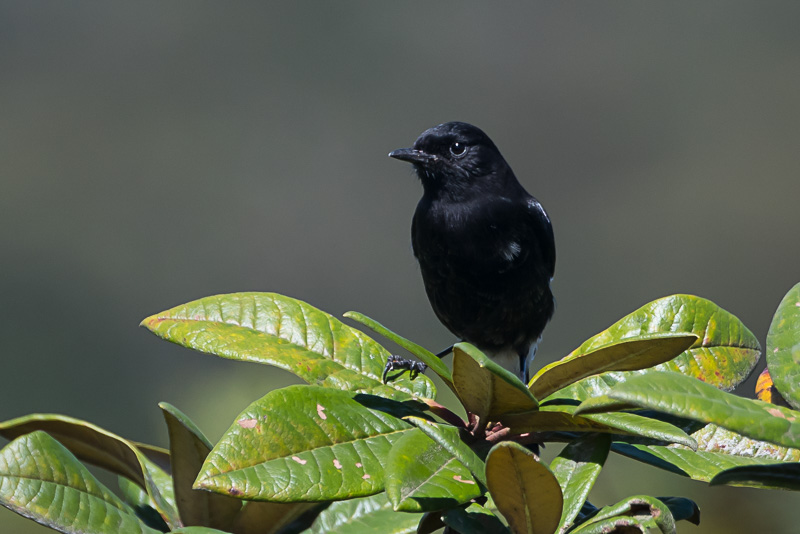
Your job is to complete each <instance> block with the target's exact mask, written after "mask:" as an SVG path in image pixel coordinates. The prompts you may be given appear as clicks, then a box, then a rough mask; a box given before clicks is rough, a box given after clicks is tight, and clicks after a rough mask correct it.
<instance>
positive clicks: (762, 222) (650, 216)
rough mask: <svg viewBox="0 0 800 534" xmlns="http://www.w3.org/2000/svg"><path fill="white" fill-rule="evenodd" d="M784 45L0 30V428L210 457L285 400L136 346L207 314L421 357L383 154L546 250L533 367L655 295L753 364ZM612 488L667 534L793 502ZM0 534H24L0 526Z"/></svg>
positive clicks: (548, 13) (326, 9)
mask: <svg viewBox="0 0 800 534" xmlns="http://www.w3.org/2000/svg"><path fill="white" fill-rule="evenodd" d="M799 22H800V4H798V3H797V2H767V3H763V2H745V3H742V2H703V3H695V2H670V3H668V4H667V3H662V4H656V3H632V2H628V3H622V2H618V3H576V2H558V3H538V2H537V3H521V2H519V3H502V4H492V5H478V4H476V3H455V2H437V3H427V2H426V3H423V2H414V3H411V2H409V3H396V4H392V5H388V4H384V3H378V2H369V3H368V2H363V3H353V2H337V3H322V2H315V3H310V2H292V3H286V4H285V5H278V4H274V3H258V4H257V3H230V2H225V3H222V2H219V3H212V2H169V3H164V2H158V3H148V2H129V3H122V2H54V1H51V2H3V3H0V106H2V107H0V250H1V251H2V252H0V254H1V256H0V257H1V258H2V260H0V261H1V263H0V269H1V271H0V272H1V273H2V276H0V339H2V343H3V353H2V359H3V360H2V361H3V376H4V380H3V389H2V400H0V418H1V419H7V418H11V417H16V416H19V415H23V414H26V413H29V412H59V413H65V414H68V415H72V416H75V417H80V418H83V419H87V420H90V421H93V422H95V423H97V424H99V425H101V426H103V427H105V428H107V429H109V430H111V431H114V432H117V433H120V434H123V435H124V436H126V437H129V438H131V439H135V440H140V441H148V442H153V443H156V444H160V445H166V432H165V430H164V428H163V422H162V419H161V414H160V411H159V410H158V408H157V406H156V403H157V402H158V401H169V402H170V403H173V404H175V405H177V406H179V407H180V408H181V409H183V410H184V411H185V412H186V413H187V414H189V415H190V416H191V417H193V418H194V419H195V420H196V421H197V422H198V424H199V425H200V426H201V428H203V429H204V430H205V431H206V432H207V434H208V435H209V436H210V437H211V438H212V440H216V439H218V438H219V436H220V435H221V434H222V432H224V430H225V429H226V428H227V426H228V424H229V422H230V421H231V420H232V419H233V418H234V417H235V416H236V414H237V413H238V412H239V411H241V410H242V409H243V408H244V407H245V406H246V405H247V404H248V403H249V402H250V401H252V400H254V399H256V398H258V397H260V396H261V395H263V394H264V393H265V392H266V391H268V390H270V389H272V388H274V387H278V386H280V385H285V384H287V383H290V382H292V381H293V380H294V379H293V378H292V377H291V376H290V375H288V374H287V373H284V372H282V371H279V370H276V369H272V368H268V367H263V366H257V365H252V364H237V363H234V362H230V361H223V360H220V359H217V358H214V357H212V356H206V355H200V354H196V353H192V352H190V351H188V350H186V349H182V348H180V347H177V346H175V345H170V344H168V343H165V342H163V341H160V340H158V339H157V338H155V337H154V336H152V335H150V334H149V333H148V332H146V331H145V330H144V329H141V328H138V327H137V325H138V323H139V321H141V319H143V318H144V317H146V316H147V315H150V314H153V313H156V312H158V311H161V310H164V309H166V308H169V307H172V306H174V305H177V304H180V303H183V302H186V301H189V300H193V299H195V298H199V297H203V296H207V295H211V294H216V293H223V292H233V291H243V290H258V291H277V292H280V293H283V294H286V295H290V296H293V297H297V298H300V299H303V300H306V301H309V302H311V303H313V304H314V305H316V306H317V307H319V308H322V309H324V310H326V311H329V312H331V313H333V314H335V315H341V314H342V313H343V312H345V311H347V310H351V309H352V310H358V311H361V312H363V313H366V314H367V315H370V316H372V317H374V318H376V319H378V320H380V321H381V322H383V323H384V324H386V325H388V326H390V327H391V328H393V329H394V330H395V331H397V332H399V333H401V334H404V335H406V336H408V337H410V338H412V339H414V340H416V341H418V342H419V343H421V344H423V345H425V346H427V347H429V348H431V349H433V350H438V349H441V348H443V347H445V346H446V345H447V344H449V343H450V342H452V339H451V337H450V335H449V333H448V332H447V331H446V330H445V329H444V327H442V326H441V325H440V324H439V323H438V322H437V320H436V319H435V317H434V315H433V313H432V312H431V310H430V308H429V305H428V302H427V300H426V297H425V294H424V291H423V288H422V283H421V280H420V276H419V272H418V269H417V266H416V264H415V261H414V259H413V257H412V254H411V249H410V235H409V232H410V230H409V228H410V220H411V215H412V213H413V210H414V207H415V205H416V202H417V200H418V198H419V196H420V195H421V186H420V184H419V183H418V180H417V179H416V178H415V177H414V176H413V175H412V173H411V171H410V168H409V166H408V165H406V164H402V163H399V162H397V161H393V160H391V159H389V158H387V157H386V154H387V153H388V152H389V151H390V150H392V149H395V148H398V147H404V146H409V145H410V144H411V143H412V142H413V141H414V139H415V138H416V137H417V135H418V134H419V133H420V132H422V131H423V130H425V129H426V128H428V127H430V126H433V125H435V124H438V123H440V122H444V121H449V120H462V121H467V122H472V123H474V124H476V125H478V126H480V127H481V128H483V129H484V130H485V131H486V132H487V133H488V134H489V135H490V136H491V137H492V138H493V139H494V141H495V142H496V143H497V145H498V146H499V147H500V149H501V150H502V152H503V154H504V155H505V157H506V159H507V160H508V161H509V162H510V164H511V165H512V167H513V168H514V170H515V171H516V174H517V176H518V177H519V178H520V180H521V181H522V182H523V184H524V185H525V187H526V188H527V189H528V190H529V191H530V192H531V193H533V194H534V195H535V196H536V197H538V198H539V199H540V200H541V201H542V203H543V204H544V205H545V207H546V208H547V210H548V212H549V213H550V216H551V218H552V220H553V223H554V228H555V233H556V241H557V248H558V263H557V267H556V279H555V282H554V290H555V293H556V297H557V300H558V308H557V311H556V315H555V318H554V319H553V321H552V323H551V325H550V326H549V328H548V329H547V330H546V332H545V339H544V342H543V344H542V346H541V347H540V352H539V354H540V356H539V364H543V363H546V362H548V361H551V360H553V359H556V358H559V357H561V356H563V355H565V354H566V353H568V352H569V351H570V350H571V349H572V348H574V347H575V346H577V345H578V344H579V343H580V342H581V341H583V340H584V339H585V338H587V337H589V336H590V335H592V334H594V333H596V332H597V331H599V330H602V329H603V328H605V327H606V326H608V325H609V324H611V323H612V322H614V321H615V320H616V319H617V318H619V317H621V316H622V315H624V314H626V313H628V312H630V311H632V310H634V309H635V308H637V307H639V306H641V305H642V304H644V303H646V302H648V301H650V300H653V299H655V298H658V297H661V296H664V295H667V294H671V293H694V294H698V295H701V296H703V297H707V298H710V299H712V300H714V301H715V302H717V303H718V304H719V305H721V306H723V307H724V308H726V309H728V310H729V311H731V312H733V313H734V314H736V315H737V316H739V317H740V318H741V319H742V320H743V321H744V322H745V324H747V325H748V326H749V327H750V329H751V330H753V332H754V333H755V334H756V335H757V336H758V337H759V339H761V341H762V343H763V341H764V336H765V333H766V331H767V328H768V326H769V323H770V320H771V318H772V314H773V312H774V309H775V307H776V306H777V304H778V302H779V301H780V299H781V298H782V296H783V295H784V294H785V293H786V291H788V290H789V288H790V287H791V286H792V285H794V284H795V283H796V282H798V281H800V269H798V265H799V264H800V246H798V239H797V228H798V225H799V224H800V210H798V195H800V180H798V171H799V170H800V149H798V147H799V146H800V126H799V124H800V120H799V119H800V101H799V100H798V95H800V31H798V27H800V26H799V25H798V23H799ZM761 367H763V363H762V364H761V365H760V366H759V369H760V368H761ZM742 394H746V395H748V396H749V395H751V394H752V383H750V384H748V385H747V386H746V387H745V388H744V390H743V391H742ZM556 450H557V449H556ZM553 452H555V451H553ZM609 467H610V469H608V470H606V471H604V473H603V474H602V475H601V477H600V481H599V483H598V486H597V488H596V490H595V491H594V492H593V494H592V496H591V499H592V501H593V502H595V504H599V505H604V504H610V503H612V502H616V501H617V500H619V499H621V498H623V497H626V496H628V495H632V494H637V493H649V494H654V495H670V494H678V495H686V496H689V497H693V498H695V499H696V500H697V501H698V502H699V504H700V505H701V509H702V513H703V524H702V526H701V527H700V528H697V527H693V526H691V525H688V524H687V525H686V526H682V527H681V531H685V532H704V533H705V532H711V533H715V532H720V533H723V532H724V533H730V532H751V531H760V532H778V533H781V532H791V531H792V527H790V525H791V524H792V523H791V522H790V520H789V517H790V512H791V511H792V510H791V509H789V508H790V506H791V504H790V503H792V504H793V503H795V502H796V500H790V499H795V498H796V497H795V496H793V495H791V494H788V493H777V492H769V493H768V492H759V491H755V490H746V489H737V488H711V489H709V488H707V487H706V485H705V484H701V483H699V482H692V481H690V480H688V479H684V478H680V477H677V476H675V475H669V474H666V473H664V472H662V471H658V470H656V469H655V468H651V467H647V466H641V465H640V464H638V463H635V462H633V461H630V460H627V459H619V458H615V459H612V460H610V462H609ZM787 509H789V510H787ZM0 532H3V533H7V532H8V533H12V532H13V533H40V532H47V530H46V529H44V528H43V527H39V526H37V525H35V524H34V523H32V522H30V521H27V520H24V519H22V518H19V517H18V516H16V515H15V514H13V513H11V512H9V511H7V510H5V509H0Z"/></svg>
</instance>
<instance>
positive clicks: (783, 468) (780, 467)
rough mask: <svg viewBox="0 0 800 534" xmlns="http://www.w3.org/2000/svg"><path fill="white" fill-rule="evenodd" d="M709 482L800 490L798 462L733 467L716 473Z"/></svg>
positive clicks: (799, 465) (713, 484) (714, 484)
mask: <svg viewBox="0 0 800 534" xmlns="http://www.w3.org/2000/svg"><path fill="white" fill-rule="evenodd" d="M710 484H711V485H712V486H717V485H722V484H729V485H732V486H748V487H755V488H764V489H783V490H792V491H800V463H791V464H789V463H781V464H773V465H748V466H742V467H734V468H732V469H727V470H725V471H721V472H720V473H718V474H717V475H716V476H714V478H712V479H711V481H710Z"/></svg>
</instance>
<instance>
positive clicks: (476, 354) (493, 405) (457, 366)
mask: <svg viewBox="0 0 800 534" xmlns="http://www.w3.org/2000/svg"><path fill="white" fill-rule="evenodd" d="M453 383H454V384H455V388H456V394H457V395H458V398H459V399H460V400H461V403H462V404H463V405H464V408H466V410H467V411H468V412H469V413H473V414H475V415H477V416H478V417H479V418H480V420H481V422H482V423H487V422H489V421H497V419H498V417H499V416H501V415H502V414H505V413H510V412H525V411H529V410H535V409H536V408H537V407H538V406H539V404H538V403H537V402H536V399H535V398H534V397H533V395H532V394H531V392H530V391H528V388H526V387H525V384H523V383H522V382H520V380H519V378H517V377H516V376H515V375H514V374H513V373H511V372H509V371H508V370H506V369H503V368H502V367H500V366H499V365H498V364H497V363H495V362H494V361H492V360H491V359H490V358H489V357H487V356H486V355H485V354H484V353H483V352H481V351H480V350H478V349H477V348H475V347H474V346H472V345H470V344H469V343H457V344H456V345H455V346H453Z"/></svg>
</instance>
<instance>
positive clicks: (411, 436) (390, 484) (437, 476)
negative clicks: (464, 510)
mask: <svg viewBox="0 0 800 534" xmlns="http://www.w3.org/2000/svg"><path fill="white" fill-rule="evenodd" d="M481 493H482V491H481V489H480V486H479V485H478V483H477V482H476V481H475V479H474V478H473V477H472V475H471V474H470V472H469V470H468V469H467V468H466V467H465V466H464V464H462V463H461V462H460V461H458V460H457V459H456V458H455V457H454V456H453V455H452V454H450V453H449V452H447V450H445V449H444V447H442V446H441V445H440V444H439V443H436V442H435V441H433V440H432V439H431V438H429V437H428V436H426V435H425V434H424V433H422V432H419V431H417V432H409V433H407V434H405V435H404V436H403V437H402V438H400V439H399V440H397V442H396V443H395V444H394V446H393V447H392V449H391V450H390V451H389V455H388V457H387V459H386V494H387V495H388V496H389V500H390V501H391V502H392V505H393V506H394V509H395V510H397V511H403V512H427V511H431V510H443V509H446V508H453V507H455V506H458V505H460V504H464V503H466V502H468V501H469V500H470V499H474V498H476V497H478V496H480V495H481Z"/></svg>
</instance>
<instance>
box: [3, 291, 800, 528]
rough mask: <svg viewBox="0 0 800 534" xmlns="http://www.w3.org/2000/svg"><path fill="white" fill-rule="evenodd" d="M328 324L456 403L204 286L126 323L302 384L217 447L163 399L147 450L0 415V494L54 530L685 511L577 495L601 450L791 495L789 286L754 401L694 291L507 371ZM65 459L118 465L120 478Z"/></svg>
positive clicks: (661, 519) (798, 371)
mask: <svg viewBox="0 0 800 534" xmlns="http://www.w3.org/2000/svg"><path fill="white" fill-rule="evenodd" d="M346 317H348V318H350V319H351V320H353V321H354V322H356V323H358V324H360V325H362V326H364V327H366V328H367V329H369V330H371V331H373V332H375V333H376V334H378V335H380V336H382V337H384V338H386V339H388V340H391V341H392V342H394V343H396V344H397V345H399V346H400V347H402V348H403V349H405V350H406V351H408V352H409V353H410V354H411V355H413V356H415V357H416V358H418V359H420V360H421V361H422V362H424V363H425V364H427V365H428V368H429V369H430V370H432V371H433V372H434V373H435V374H436V375H438V377H439V378H440V379H441V382H442V383H443V384H444V387H447V388H449V389H450V390H452V392H453V393H454V394H455V396H456V398H457V399H458V400H459V402H460V404H461V407H460V408H463V411H464V412H465V413H466V417H465V418H462V417H460V416H459V415H457V411H459V409H458V408H454V407H450V408H448V407H446V406H443V405H442V404H440V403H438V402H437V401H436V387H435V385H434V383H433V381H432V380H431V379H430V378H429V377H427V376H425V375H424V374H415V373H409V372H404V371H394V372H392V373H390V374H389V377H388V380H387V381H386V382H384V380H383V379H382V374H383V372H384V368H385V365H386V362H387V361H388V359H389V358H390V356H391V354H390V353H389V352H388V351H387V350H386V349H385V348H384V347H383V346H381V345H380V344H378V343H377V342H376V341H375V340H373V339H372V338H371V337H369V336H368V335H367V334H365V333H364V332H363V331H362V330H360V329H357V328H354V327H352V326H349V325H348V324H345V323H343V322H342V321H340V320H338V319H336V318H335V317H332V316H331V315H329V314H327V313H324V312H322V311H320V310H318V309H316V308H314V307H312V306H310V305H308V304H306V303H304V302H301V301H298V300H295V299H291V298H288V297H285V296H281V295H277V294H271V293H237V294H229V295H219V296H214V297H208V298H204V299H200V300H197V301H194V302H190V303H188V304H185V305H182V306H178V307H176V308H172V309H170V310H167V311H165V312H162V313H159V314H156V315H154V316H152V317H149V318H147V319H145V320H144V321H143V323H142V324H143V325H144V326H145V327H146V328H148V329H149V330H151V331H152V332H153V333H155V334H156V335H158V336H160V337H162V338H164V339H166V340H168V341H171V342H174V343H177V344H180V345H183V346H185V347H189V348H191V349H195V350H198V351H201V352H205V353H209V354H215V355H217V356H221V357H223V358H228V359H232V360H238V361H247V362H258V363H264V364H268V365H274V366H277V367H280V368H282V369H286V370H288V371H290V372H292V373H294V374H296V375H297V376H299V377H300V378H302V379H303V380H305V381H306V382H307V384H306V385H295V386H289V387H286V388H282V389H278V390H274V391H271V392H269V393H267V394H266V395H265V396H264V397H262V398H260V399H258V400H256V401H255V402H253V403H252V404H251V405H250V406H248V407H247V408H246V409H245V410H244V411H243V412H242V413H241V414H240V415H239V416H238V417H237V418H236V420H235V421H234V422H233V424H232V425H231V427H230V428H229V430H228V431H227V432H226V433H225V434H224V435H223V437H222V438H221V439H220V441H219V442H218V443H216V444H212V443H211V442H209V440H208V439H207V438H206V437H205V436H204V435H203V433H202V432H201V431H200V430H199V429H198V428H197V426H196V425H195V424H193V423H192V421H191V420H190V419H189V418H188V417H187V416H186V415H184V414H183V413H182V412H180V411H179V410H178V409H177V408H175V407H173V406H171V405H169V404H167V403H162V404H160V407H161V409H162V411H163V415H164V418H165V420H166V424H167V427H168V430H169V449H168V450H166V449H161V448H158V447H154V446H151V445H146V444H142V443H135V442H132V441H130V440H127V439H125V438H122V437H120V436H117V435H115V434H112V433H110V432H107V431H105V430H103V429H102V428H99V427H97V426H95V425H92V424H90V423H87V422H85V421H81V420H78V419H73V418H70V417H65V416H60V415H50V414H34V415H29V416H25V417H21V418H17V419H13V420H10V421H6V422H4V423H0V435H2V436H4V437H6V438H8V439H10V440H12V441H11V442H10V443H9V444H8V445H7V446H6V447H5V448H4V449H3V450H2V451H0V503H2V504H3V505H4V506H6V507H8V508H10V509H11V510H13V511H15V512H17V513H19V514H22V515H24V516H26V517H29V518H31V519H33V520H35V521H37V522H39V523H41V524H43V525H47V526H49V527H51V528H53V529H54V530H58V531H60V532H68V533H96V534H109V533H114V534H118V533H125V534H127V533H142V534H156V533H160V532H173V533H187V534H211V533H219V532H222V533H225V532H228V533H234V534H289V533H300V532H302V533H305V534H316V533H324V532H337V533H342V534H346V533H359V534H364V533H367V534H368V533H373V532H374V533H385V532H393V533H400V532H408V533H411V532H418V533H431V532H436V531H439V530H441V529H443V528H444V529H445V531H447V532H452V533H456V532H458V533H463V534H472V533H486V532H489V533H492V532H498V533H503V532H511V533H522V532H525V533H536V534H553V533H555V532H558V533H567V532H569V533H574V534H594V533H601V532H603V533H606V532H662V533H671V532H675V528H676V527H675V522H676V521H679V520H688V521H692V522H695V523H697V522H698V521H699V511H698V509H697V506H696V505H695V504H694V503H693V502H692V501H690V500H689V499H685V498H681V497H652V496H646V495H636V496H631V497H630V498H627V499H624V500H623V501H621V502H619V503H612V504H609V505H606V506H600V507H598V506H595V505H593V504H592V503H590V502H589V501H588V500H587V497H588V495H589V492H590V490H591V488H592V485H593V484H594V482H595V480H596V479H597V476H598V474H599V473H600V471H601V469H602V467H603V464H604V462H605V460H606V458H607V456H608V454H609V452H614V453H618V454H623V455H625V456H628V457H631V458H634V459H636V460H639V461H642V462H645V463H648V464H651V465H654V466H656V467H659V468H662V469H667V470H669V471H672V472H674V473H677V474H679V475H683V476H688V477H691V478H693V479H696V480H701V481H705V482H708V483H710V484H712V485H714V484H733V485H742V486H751V487H758V488H781V489H792V490H797V489H798V488H800V463H798V462H800V450H799V449H798V447H800V421H799V420H798V416H800V412H799V411H796V410H798V409H800V380H798V375H800V366H798V365H797V363H796V362H797V359H798V358H800V356H799V355H798V354H800V353H798V351H799V350H800V284H798V285H797V286H795V287H794V288H793V289H792V290H791V291H790V292H789V293H788V294H787V295H786V297H785V298H784V299H783V301H782V302H781V304H780V306H779V307H778V310H777V312H776V314H775V317H774V319H773V322H772V325H771V327H770V330H769V334H768V336H767V346H766V355H767V366H768V370H769V371H770V372H771V373H772V376H773V377H774V380H775V383H774V384H772V383H771V382H769V380H768V378H769V377H768V376H764V380H762V381H761V382H760V387H761V391H762V394H761V395H760V397H761V398H763V399H765V400H766V401H770V402H765V401H763V400H751V399H746V398H742V397H738V396H735V395H733V394H731V393H728V392H727V391H730V390H731V389H733V388H734V387H735V386H736V385H738V384H739V383H741V382H742V381H743V380H744V379H745V378H746V377H747V376H748V375H749V374H750V373H751V371H752V370H753V368H754V367H755V365H756V364H757V362H758V360H759V358H760V354H761V349H760V345H759V342H758V340H757V339H756V337H755V336H754V335H753V334H752V333H751V332H750V330H748V329H747V328H746V327H745V326H744V325H743V324H742V323H741V321H739V319H737V318H736V317H735V316H733V315H732V314H730V313H729V312H727V311H725V310H723V309H721V308H720V307H718V306H717V305H716V304H714V303H712V302H710V301H708V300H705V299H702V298H699V297H695V296H689V295H674V296H670V297H665V298H662V299H659V300H656V301H653V302H651V303H649V304H647V305H645V306H643V307H641V308H640V309H638V310H636V311H634V312H633V313H631V314H630V315H627V316H626V317H624V318H622V319H620V320H619V321H618V322H616V323H615V324H613V325H612V326H610V327H609V328H608V329H606V330H604V331H603V332H601V333H599V334H597V335H596V336H594V337H592V338H590V339H589V340H587V341H586V342H584V343H583V344H581V345H580V346H579V347H578V348H577V349H575V350H574V351H573V352H572V353H570V354H569V355H568V356H566V357H564V358H563V359H561V360H558V361H556V362H554V363H552V364H549V365H547V366H545V367H543V368H542V369H540V370H539V371H538V372H537V373H536V374H535V376H533V378H532V379H531V380H530V382H529V383H528V384H527V385H526V384H523V383H522V382H521V381H520V380H519V379H518V378H517V377H516V376H514V375H512V374H511V373H509V372H508V371H506V370H504V369H502V368H500V367H499V366H497V365H496V364H494V363H493V362H492V361H491V360H490V359H488V358H487V357H486V356H485V355H484V354H482V353H481V352H480V351H478V350H477V349H476V348H475V347H473V346H471V345H469V344H466V343H459V344H457V345H455V346H454V348H453V361H452V370H450V369H449V368H448V367H447V366H445V365H444V364H443V363H442V361H441V360H439V359H438V358H437V357H436V356H434V355H433V354H432V353H431V352H429V351H428V350H426V349H424V348H422V347H420V346H419V345H417V344H415V343H413V342H411V341H409V340H407V339H405V338H403V337H401V336H399V335H397V334H395V333H393V332H391V331H390V330H388V329H387V328H385V327H384V326H382V325H381V324H379V323H377V322H376V321H374V320H372V319H370V318H368V317H366V316H364V315H362V314H359V313H348V314H346ZM778 391H779V392H780V394H781V395H782V398H781V396H780V395H778V394H777V392H778ZM783 398H785V400H786V401H787V402H788V405H781V404H786V403H784V402H782V400H783ZM548 442H561V443H566V444H567V445H566V446H565V447H564V449H563V451H562V452H561V453H560V454H559V455H558V456H557V457H556V458H555V459H554V460H553V461H552V462H550V464H549V465H548V464H546V463H544V462H542V461H541V460H540V458H539V457H538V455H537V451H538V446H539V445H540V444H543V443H548ZM84 462H86V463H90V464H93V465H97V466H100V467H102V468H105V469H107V470H109V471H110V472H112V473H115V474H116V475H118V477H119V491H117V492H112V491H111V490H110V489H108V488H107V487H105V486H104V485H103V484H101V483H100V482H99V481H98V480H97V479H96V478H95V477H94V476H93V475H92V474H91V473H90V472H89V470H88V469H87V468H86V467H85V466H84Z"/></svg>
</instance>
